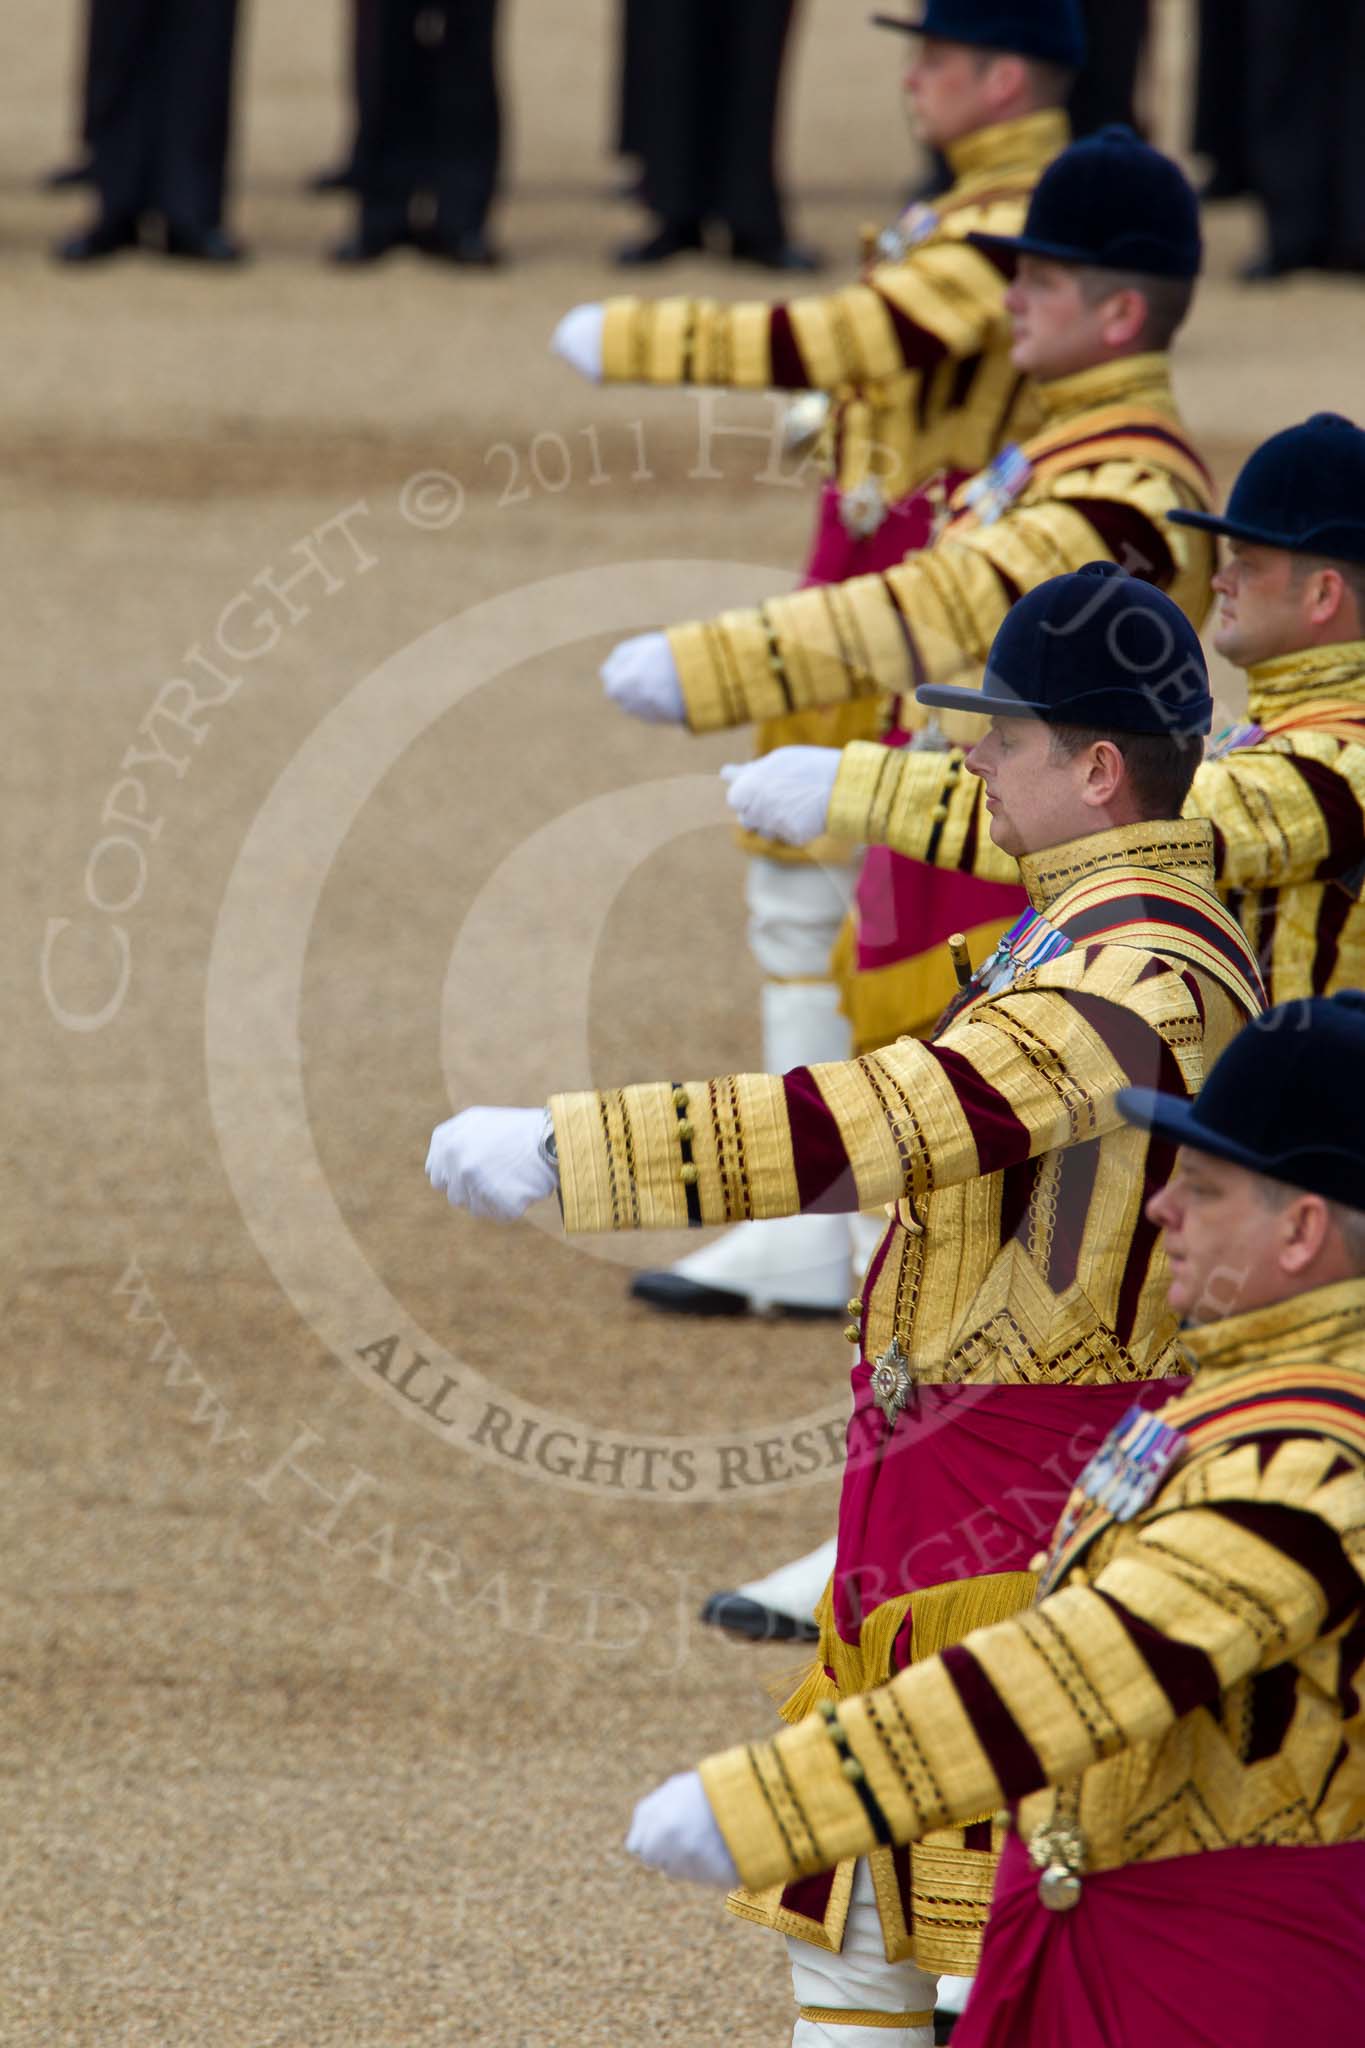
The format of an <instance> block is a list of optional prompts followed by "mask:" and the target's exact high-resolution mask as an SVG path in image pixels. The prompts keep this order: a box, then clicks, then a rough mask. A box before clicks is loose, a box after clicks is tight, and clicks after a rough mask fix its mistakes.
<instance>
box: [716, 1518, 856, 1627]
mask: <svg viewBox="0 0 1365 2048" xmlns="http://www.w3.org/2000/svg"><path fill="white" fill-rule="evenodd" d="M837 1549H838V1542H837V1540H836V1538H835V1537H833V1536H831V1537H830V1539H829V1541H828V1543H822V1544H821V1545H820V1547H819V1549H818V1550H811V1551H808V1552H807V1553H806V1555H805V1557H798V1558H796V1559H794V1560H793V1562H792V1563H791V1564H784V1565H779V1566H778V1568H777V1570H776V1571H775V1572H769V1574H768V1576H767V1578H766V1579H751V1580H750V1582H749V1584H748V1585H746V1586H736V1588H735V1591H736V1592H737V1593H742V1594H743V1595H744V1598H745V1599H746V1600H757V1601H758V1603H759V1605H760V1606H761V1607H773V1608H776V1610H777V1612H778V1613H779V1614H789V1615H790V1616H791V1617H792V1620H793V1621H814V1619H815V1603H816V1601H817V1600H818V1599H819V1598H820V1595H821V1594H822V1593H823V1592H824V1590H825V1587H826V1586H827V1585H828V1584H829V1575H830V1573H831V1572H832V1571H833V1570H834V1556H835V1552H836V1550H837Z"/></svg>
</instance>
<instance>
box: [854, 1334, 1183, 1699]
mask: <svg viewBox="0 0 1365 2048" xmlns="http://www.w3.org/2000/svg"><path fill="white" fill-rule="evenodd" d="M871 1372H872V1369H871V1367H870V1365H869V1364H868V1363H867V1362H866V1361H865V1360H864V1361H862V1362H861V1363H860V1364H859V1365H857V1366H856V1367H855V1368H854V1371H853V1392H854V1411H853V1416H852V1419H851V1421H850V1423H849V1428H848V1462H847V1465H846V1467H845V1471H844V1484H843V1492H842V1495H841V1498H840V1503H839V1553H838V1561H837V1562H836V1565H835V1569H834V1617H835V1626H836V1627H837V1629H838V1632H839V1634H840V1636H842V1638H843V1640H844V1641H845V1642H846V1643H856V1642H857V1641H858V1636H859V1631H860V1629H861V1626H862V1621H863V1619H864V1617H865V1616H867V1615H869V1614H871V1613H872V1612H873V1610H874V1609H875V1608H877V1607H879V1606H880V1605H881V1604H882V1603H883V1602H884V1601H886V1600H892V1599H895V1598H896V1597H897V1596H898V1595H899V1594H902V1593H915V1592H923V1591H925V1590H926V1589H927V1588H929V1587H931V1586H941V1585H945V1584H947V1583H950V1582H954V1581H958V1580H962V1579H971V1578H977V1577H980V1576H981V1575H982V1574H986V1573H992V1572H1024V1571H1027V1570H1028V1569H1029V1567H1030V1565H1031V1563H1032V1561H1033V1559H1034V1558H1035V1557H1036V1556H1037V1554H1038V1552H1039V1551H1040V1550H1043V1549H1045V1548H1046V1546H1047V1543H1048V1539H1049V1538H1050V1536H1051V1534H1052V1531H1053V1529H1054V1527H1055V1526H1056V1523H1057V1520H1058V1518H1059V1516H1060V1515H1061V1512H1062V1509H1063V1508H1064V1507H1065V1505H1066V1502H1067V1499H1068V1497H1069V1495H1070V1493H1071V1490H1072V1488H1073V1487H1074V1485H1075V1483H1076V1480H1077V1478H1078V1477H1079V1476H1080V1472H1081V1469H1082V1467H1083V1466H1084V1465H1085V1464H1086V1463H1087V1462H1088V1460H1089V1459H1090V1458H1091V1456H1092V1455H1093V1454H1094V1452H1095V1451H1097V1450H1098V1449H1099V1446H1100V1444H1101V1443H1102V1442H1103V1441H1104V1438H1105V1437H1106V1436H1107V1435H1108V1433H1109V1431H1110V1430H1111V1429H1112V1428H1113V1427H1114V1425H1115V1424H1116V1423H1117V1422H1118V1421H1119V1420H1120V1418H1121V1417H1122V1416H1123V1415H1124V1414H1125V1413H1126V1412H1127V1410H1128V1409H1129V1408H1131V1407H1132V1406H1133V1405H1134V1404H1135V1403H1140V1404H1141V1406H1143V1407H1144V1408H1160V1407H1161V1406H1162V1405H1163V1404H1164V1403H1165V1402H1167V1401H1170V1400H1173V1399H1174V1398H1175V1396H1176V1395H1177V1394H1180V1393H1184V1392H1186V1391H1187V1390H1188V1388H1189V1381H1188V1380H1185V1379H1163V1380H1142V1381H1138V1382H1136V1383H1131V1382H1130V1383H1129V1384H1127V1385H1112V1386H1093V1387H1035V1386H1023V1387H1020V1386H975V1385H930V1386H921V1387H919V1388H917V1389H916V1391H915V1393H914V1395H913V1396H912V1399H911V1405H910V1407H909V1408H907V1409H906V1411H905V1412H904V1413H903V1414H902V1415H901V1416H899V1417H898V1419H897V1421H896V1424H895V1427H894V1428H891V1427H890V1426H888V1424H887V1423H886V1422H885V1421H884V1419H883V1417H882V1414H881V1410H880V1409H879V1408H878V1407H877V1405H876V1403H875V1401H874V1400H873V1398H872V1392H871V1384H870V1382H871ZM909 1628H910V1624H909V1621H908V1619H907V1622H906V1626H905V1630H904V1631H903V1640H902V1639H901V1638H898V1639H897V1643H896V1651H897V1657H896V1662H895V1665H894V1667H893V1668H894V1669H900V1668H901V1666H902V1665H903V1664H904V1663H905V1662H906V1661H908V1657H909Z"/></svg>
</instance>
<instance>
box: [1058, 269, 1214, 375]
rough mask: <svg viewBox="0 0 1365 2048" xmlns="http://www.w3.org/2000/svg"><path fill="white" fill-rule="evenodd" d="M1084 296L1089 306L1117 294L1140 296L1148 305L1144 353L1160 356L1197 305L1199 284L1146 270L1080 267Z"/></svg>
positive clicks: (1142, 340) (1142, 338)
mask: <svg viewBox="0 0 1365 2048" xmlns="http://www.w3.org/2000/svg"><path fill="white" fill-rule="evenodd" d="M1076 275H1077V277H1078V278H1079V279H1080V284H1081V296H1082V298H1083V299H1084V300H1085V303H1086V305H1087V306H1098V304H1099V303H1100V300H1101V299H1107V298H1109V297H1110V296H1111V295H1112V294H1113V293H1114V292H1140V293H1141V294H1142V297H1143V298H1144V299H1145V300H1146V302H1147V319H1146V322H1145V324H1144V326H1143V329H1142V334H1141V336H1140V337H1139V339H1140V342H1141V345H1142V347H1143V348H1144V349H1150V350H1152V351H1153V352H1154V353H1159V352H1160V351H1161V350H1163V349H1168V348H1169V347H1170V345H1171V343H1172V342H1173V341H1174V340H1175V337H1176V336H1177V334H1179V332H1180V330H1181V328H1182V327H1183V326H1184V324H1185V318H1186V315H1187V314H1188V312H1189V310H1190V307H1191V306H1192V305H1193V304H1194V291H1195V286H1196V284H1197V283H1198V281H1199V280H1198V279H1197V278H1193V277H1152V276H1149V275H1148V273H1147V272H1146V271H1142V270H1104V269H1102V268H1100V267H1099V266H1098V265H1091V264H1079V265H1078V266H1077V269H1076Z"/></svg>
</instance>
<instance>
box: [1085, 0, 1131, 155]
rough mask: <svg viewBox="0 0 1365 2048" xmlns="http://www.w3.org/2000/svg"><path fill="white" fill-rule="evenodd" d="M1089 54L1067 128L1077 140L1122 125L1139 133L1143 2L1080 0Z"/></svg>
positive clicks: (1129, 0) (1128, 0)
mask: <svg viewBox="0 0 1365 2048" xmlns="http://www.w3.org/2000/svg"><path fill="white" fill-rule="evenodd" d="M1082 12H1083V14H1084V15H1085V33H1086V37H1087V39H1088V41H1089V46H1090V55H1089V57H1088V58H1087V59H1086V63H1085V68H1084V70H1083V71H1082V72H1081V75H1080V77H1079V78H1078V79H1077V80H1076V83H1075V86H1074V87H1073V88H1072V93H1071V101H1070V114H1071V130H1072V133H1073V134H1074V135H1075V136H1077V137H1080V136H1082V135H1092V134H1093V133H1094V131H1095V130H1096V129H1097V128H1107V127H1108V126H1109V124H1110V122H1111V121H1122V122H1123V123H1124V124H1125V126H1127V127H1129V128H1136V129H1138V130H1141V127H1142V123H1141V122H1140V121H1139V119H1138V116H1137V86H1138V74H1139V72H1140V70H1141V67H1142V59H1143V54H1144V51H1145V49H1146V46H1147V31H1148V28H1149V26H1150V8H1149V0H1084V6H1083V8H1082Z"/></svg>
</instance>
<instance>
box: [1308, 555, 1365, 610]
mask: <svg viewBox="0 0 1365 2048" xmlns="http://www.w3.org/2000/svg"><path fill="white" fill-rule="evenodd" d="M1292 560H1293V564H1294V570H1293V574H1294V588H1295V589H1296V590H1299V589H1301V588H1302V586H1303V580H1304V578H1305V576H1311V575H1313V574H1314V573H1315V572H1316V571H1317V570H1319V569H1335V570H1336V573H1337V575H1338V576H1340V578H1341V580H1342V582H1343V583H1344V584H1345V585H1346V588H1347V589H1348V590H1349V591H1350V593H1351V596H1352V597H1353V598H1354V599H1355V605H1356V614H1357V620H1358V623H1360V624H1361V625H1365V562H1339V561H1336V560H1335V559H1334V558H1333V557H1332V556H1330V555H1301V554H1299V553H1298V552H1297V551H1296V552H1295V553H1294V555H1293V557H1292Z"/></svg>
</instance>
